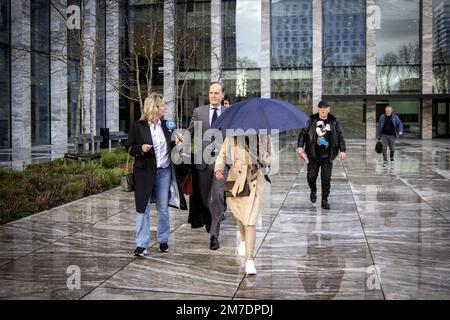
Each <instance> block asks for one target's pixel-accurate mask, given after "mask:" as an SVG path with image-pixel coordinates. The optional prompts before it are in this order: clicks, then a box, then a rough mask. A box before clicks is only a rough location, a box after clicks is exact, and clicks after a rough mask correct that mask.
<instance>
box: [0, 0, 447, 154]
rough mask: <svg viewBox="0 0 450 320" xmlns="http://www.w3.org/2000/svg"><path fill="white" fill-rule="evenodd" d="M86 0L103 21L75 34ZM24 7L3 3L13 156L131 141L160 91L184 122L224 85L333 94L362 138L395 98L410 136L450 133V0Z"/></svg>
mask: <svg viewBox="0 0 450 320" xmlns="http://www.w3.org/2000/svg"><path fill="white" fill-rule="evenodd" d="M81 5H86V6H87V7H88V8H87V9H89V10H87V11H88V12H90V13H91V14H92V16H90V17H89V18H88V19H85V20H88V21H89V23H90V26H87V27H86V26H83V25H82V26H81V29H78V28H72V27H71V26H69V25H68V24H67V22H66V21H65V19H63V17H61V15H60V14H59V12H63V11H65V10H67V7H68V6H76V7H80V6H81ZM20 6H21V7H20V8H19V9H17V8H16V9H15V10H12V0H0V90H1V92H2V95H1V96H0V148H2V149H13V148H19V149H27V148H34V147H41V146H65V147H67V146H68V145H69V146H70V145H73V143H74V136H75V132H76V130H77V129H78V130H79V132H80V131H81V128H82V127H83V126H84V127H86V128H87V129H86V132H87V133H89V131H90V130H91V127H92V128H93V130H94V134H95V135H100V130H101V129H102V128H108V129H109V131H110V132H125V133H126V132H127V131H128V129H129V127H130V124H131V123H132V122H133V121H136V120H137V119H139V117H140V114H141V109H142V104H143V101H144V99H145V97H146V96H147V95H148V93H149V92H152V91H158V92H161V93H164V95H165V96H166V100H167V107H168V110H169V112H168V117H170V118H173V119H175V120H176V121H177V124H178V126H181V127H185V126H186V125H187V123H189V121H190V118H191V116H192V110H193V109H194V108H195V107H198V106H200V105H203V104H206V103H208V101H207V100H208V84H209V82H210V81H216V80H218V81H222V82H223V83H224V84H225V87H226V90H227V94H228V96H229V97H230V98H231V101H232V103H235V102H237V101H240V100H243V99H248V98H252V97H271V98H276V99H282V100H287V101H289V102H291V103H292V104H294V105H296V106H297V107H298V108H300V109H301V110H303V111H305V112H307V113H308V114H311V113H313V112H315V111H316V106H315V105H314V104H317V102H318V101H319V100H320V99H327V100H329V101H330V102H331V106H332V113H333V114H334V115H335V116H337V117H338V118H339V119H340V120H341V122H342V124H343V127H344V128H345V132H346V135H347V137H349V138H369V139H371V138H374V135H375V134H374V132H375V127H376V123H377V119H378V117H379V116H380V114H381V113H382V112H383V110H384V107H385V106H386V105H387V104H391V105H392V106H393V107H394V111H395V112H396V113H397V114H398V115H399V116H400V118H401V119H402V120H403V122H404V123H405V132H406V135H407V136H409V137H417V138H422V139H431V138H433V137H447V138H448V137H450V132H449V131H450V130H449V129H450V128H449V127H450V110H449V107H450V93H449V80H450V72H449V66H450V0H196V1H187V0H166V1H162V0H139V1H137V0H127V1H105V0H87V1H80V0H67V1H53V2H52V4H50V2H49V1H45V0H29V1H22V2H21V3H20ZM82 12H83V10H82ZM81 36H83V37H81ZM82 38H83V39H84V40H85V45H84V48H85V52H82V51H81V49H80V48H81V46H80V40H81V39H82ZM18 48H23V50H20V49H18ZM94 48H95V50H93V49H94ZM94 51H95V53H96V55H95V56H96V61H95V63H94V61H93V59H92V53H93V52H94ZM90 55H91V56H90ZM81 70H83V72H84V75H82V72H81ZM94 75H95V83H93V79H94ZM81 84H83V86H81ZM81 87H84V91H85V92H84V94H83V95H80V94H79V93H80V88H81ZM91 88H92V98H91V96H90V92H91V90H90V89H91ZM91 99H93V100H92V105H91V106H89V103H88V102H89V101H90V100H91ZM80 101H83V103H82V105H83V107H82V108H81V109H80V108H79V105H80ZM91 114H92V117H93V119H94V121H93V123H91V120H90V118H91Z"/></svg>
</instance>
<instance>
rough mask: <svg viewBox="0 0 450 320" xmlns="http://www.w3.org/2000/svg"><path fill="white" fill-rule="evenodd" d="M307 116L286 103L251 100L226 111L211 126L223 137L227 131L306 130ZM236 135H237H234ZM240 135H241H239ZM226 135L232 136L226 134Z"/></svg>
mask: <svg viewBox="0 0 450 320" xmlns="http://www.w3.org/2000/svg"><path fill="white" fill-rule="evenodd" d="M308 120H309V116H307V115H306V114H305V113H304V112H302V111H300V110H299V109H298V108H297V107H295V106H294V105H292V104H290V103H289V102H286V101H281V100H275V99H265V98H253V99H249V100H244V101H241V102H238V103H236V104H234V105H232V106H231V107H230V108H228V109H226V110H225V111H224V112H223V113H222V114H221V115H220V117H219V118H218V119H217V120H216V121H215V122H214V123H213V124H212V126H211V127H212V128H215V129H219V130H220V131H221V132H222V133H223V134H224V135H225V134H227V131H226V130H227V129H234V130H238V129H242V130H244V131H246V130H249V129H255V130H256V132H258V133H259V131H260V130H267V131H268V133H269V134H270V130H279V132H284V131H289V130H293V129H300V128H306V127H307V124H308ZM234 134H238V133H234ZM241 134H242V133H241ZM228 135H233V134H231V133H230V132H228Z"/></svg>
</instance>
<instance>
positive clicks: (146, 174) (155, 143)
mask: <svg viewBox="0 0 450 320" xmlns="http://www.w3.org/2000/svg"><path fill="white" fill-rule="evenodd" d="M165 112H166V107H165V101H164V97H163V96H162V95H161V94H158V93H152V94H150V96H149V97H147V98H146V99H145V103H144V110H143V112H142V116H141V119H140V120H139V121H137V122H135V123H133V124H132V125H131V128H130V131H129V133H128V141H127V150H129V153H130V154H131V155H132V156H134V157H135V160H134V166H133V177H134V184H135V191H134V196H135V202H136V211H137V215H136V238H135V241H136V250H135V251H134V255H135V256H141V257H142V256H144V255H146V254H147V248H148V246H149V244H150V208H151V203H152V202H155V201H154V200H156V207H157V210H158V226H157V240H158V242H159V251H160V252H168V251H169V245H168V242H169V234H170V221H169V205H170V206H173V207H177V208H180V209H184V210H186V209H187V205H186V200H185V199H184V195H183V193H182V191H181V187H180V185H179V183H178V180H177V178H176V175H175V170H174V166H173V163H172V160H171V150H172V148H173V147H174V146H175V143H172V141H171V131H172V130H173V129H174V128H173V125H172V124H170V123H168V121H165V120H163V117H164V114H165ZM176 143H177V144H179V143H180V142H179V141H177V142H176ZM153 195H154V196H155V197H156V199H152V196H153Z"/></svg>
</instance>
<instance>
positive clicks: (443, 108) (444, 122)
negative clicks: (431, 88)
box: [433, 100, 450, 138]
mask: <svg viewBox="0 0 450 320" xmlns="http://www.w3.org/2000/svg"><path fill="white" fill-rule="evenodd" d="M449 103H450V101H448V100H446V101H445V100H444V101H442V100H441V101H434V103H433V127H434V130H433V131H435V137H437V138H449V137H450V132H449V125H450V112H449V111H450V110H449Z"/></svg>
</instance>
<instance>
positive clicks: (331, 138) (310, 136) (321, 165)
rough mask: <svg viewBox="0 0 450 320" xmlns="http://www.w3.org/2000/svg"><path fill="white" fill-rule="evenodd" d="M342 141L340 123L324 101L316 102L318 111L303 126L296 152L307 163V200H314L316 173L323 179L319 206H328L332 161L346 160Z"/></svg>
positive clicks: (326, 207) (315, 199) (315, 196)
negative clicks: (308, 190)
mask: <svg viewBox="0 0 450 320" xmlns="http://www.w3.org/2000/svg"><path fill="white" fill-rule="evenodd" d="M345 151H346V147H345V140H344V136H343V134H342V129H341V125H340V124H339V122H338V121H337V120H336V118H335V117H334V116H332V115H331V114H330V106H329V104H328V102H327V101H325V100H322V101H320V102H319V112H318V113H316V114H313V115H312V116H311V118H310V120H309V122H308V127H307V128H306V129H303V130H302V131H301V132H300V134H299V136H298V142H297V150H296V152H297V155H298V156H299V157H300V158H301V159H303V160H305V161H309V162H308V174H307V178H308V184H309V187H310V188H311V194H310V200H311V202H313V203H314V202H316V201H317V186H316V181H317V177H318V175H319V169H320V178H321V180H322V205H321V206H322V208H323V209H330V204H329V202H328V196H329V195H330V187H331V174H332V171H333V160H334V159H336V157H337V156H338V155H339V160H341V161H342V160H345Z"/></svg>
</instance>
